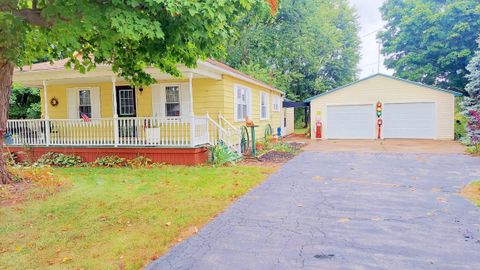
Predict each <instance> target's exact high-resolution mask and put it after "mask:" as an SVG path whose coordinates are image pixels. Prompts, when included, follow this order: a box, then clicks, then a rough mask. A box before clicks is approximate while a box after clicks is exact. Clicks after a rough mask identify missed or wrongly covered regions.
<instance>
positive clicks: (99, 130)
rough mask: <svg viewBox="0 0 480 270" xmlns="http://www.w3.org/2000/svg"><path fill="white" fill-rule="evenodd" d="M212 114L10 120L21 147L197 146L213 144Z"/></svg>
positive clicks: (10, 128)
mask: <svg viewBox="0 0 480 270" xmlns="http://www.w3.org/2000/svg"><path fill="white" fill-rule="evenodd" d="M209 132H210V129H209V117H208V116H203V117H197V116H195V117H188V118H157V117H132V118H116V119H115V118H99V119H91V120H90V121H84V120H83V119H49V120H46V119H34V120H8V125H7V133H8V134H10V136H11V141H12V145H19V146H28V145H32V146H42V145H43V146H50V145H52V146H158V147H162V146H166V147H169V146H180V147H188V146H190V147H191V146H198V145H204V144H209V143H211V144H214V143H216V142H215V141H212V140H211V139H210V136H209Z"/></svg>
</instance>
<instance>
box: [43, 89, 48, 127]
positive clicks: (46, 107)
mask: <svg viewBox="0 0 480 270" xmlns="http://www.w3.org/2000/svg"><path fill="white" fill-rule="evenodd" d="M43 99H44V100H45V102H44V104H45V115H44V118H45V119H48V118H49V117H48V95H47V81H45V80H44V81H43Z"/></svg>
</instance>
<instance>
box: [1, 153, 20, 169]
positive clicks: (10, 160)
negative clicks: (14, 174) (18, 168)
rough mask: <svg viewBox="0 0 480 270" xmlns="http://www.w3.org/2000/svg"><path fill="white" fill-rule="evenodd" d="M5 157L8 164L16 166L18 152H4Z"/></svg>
mask: <svg viewBox="0 0 480 270" xmlns="http://www.w3.org/2000/svg"><path fill="white" fill-rule="evenodd" d="M2 156H3V159H4V160H5V162H6V163H7V166H15V163H16V160H17V154H16V153H11V152H2Z"/></svg>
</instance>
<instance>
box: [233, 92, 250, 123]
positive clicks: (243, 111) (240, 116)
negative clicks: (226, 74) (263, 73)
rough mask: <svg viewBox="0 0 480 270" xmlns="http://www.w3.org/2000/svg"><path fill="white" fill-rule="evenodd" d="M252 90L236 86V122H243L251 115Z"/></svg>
mask: <svg viewBox="0 0 480 270" xmlns="http://www.w3.org/2000/svg"><path fill="white" fill-rule="evenodd" d="M250 96H251V90H250V89H249V88H247V87H243V86H240V85H237V86H235V120H236V121H243V120H245V118H246V117H247V116H249V115H250V114H251V105H250V104H251V102H250V100H251V98H250Z"/></svg>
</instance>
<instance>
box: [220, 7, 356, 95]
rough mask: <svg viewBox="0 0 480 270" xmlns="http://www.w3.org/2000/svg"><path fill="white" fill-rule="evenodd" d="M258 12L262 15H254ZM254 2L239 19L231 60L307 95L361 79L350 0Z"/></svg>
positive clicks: (292, 92) (229, 54) (289, 90)
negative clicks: (274, 8)
mask: <svg viewBox="0 0 480 270" xmlns="http://www.w3.org/2000/svg"><path fill="white" fill-rule="evenodd" d="M253 14H261V16H259V15H253ZM269 14H270V7H269V6H268V5H263V6H261V5H259V6H256V7H254V11H253V12H251V14H250V16H245V17H242V18H241V19H240V21H239V22H238V28H239V29H240V30H239V32H240V33H239V35H238V36H237V37H236V38H235V39H232V40H231V41H230V44H229V46H228V47H227V57H226V61H227V63H228V64H230V65H232V66H233V67H235V68H238V69H240V70H242V71H244V72H246V73H248V74H250V75H252V76H254V77H256V78H257V79H260V80H262V81H265V82H267V83H269V84H272V85H274V86H276V87H277V88H279V89H282V90H285V91H287V96H288V97H289V98H291V99H304V98H306V97H308V96H311V95H314V94H318V93H319V92H322V91H325V90H327V89H330V88H333V87H335V86H339V85H342V84H345V83H348V82H350V81H352V80H354V79H355V78H356V73H357V69H356V65H357V63H358V60H359V39H358V35H357V32H358V26H357V23H356V19H355V14H354V11H353V10H352V9H351V8H350V7H349V5H348V2H347V1H344V0H342V1H333V0H309V1H293V0H285V1H282V5H281V7H280V10H279V12H278V13H277V16H276V17H275V18H271V17H270V15H269Z"/></svg>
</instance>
